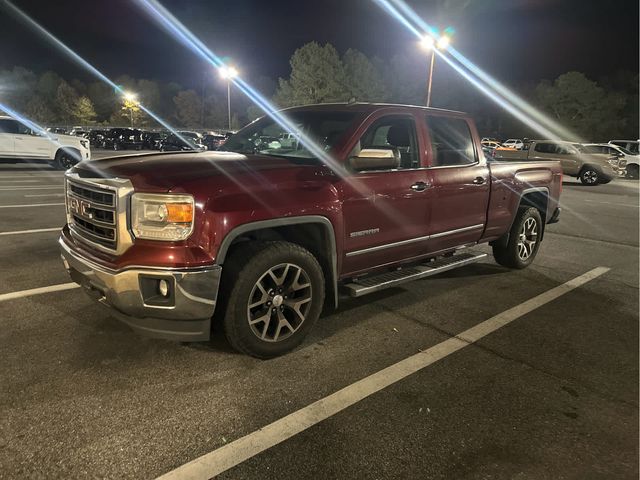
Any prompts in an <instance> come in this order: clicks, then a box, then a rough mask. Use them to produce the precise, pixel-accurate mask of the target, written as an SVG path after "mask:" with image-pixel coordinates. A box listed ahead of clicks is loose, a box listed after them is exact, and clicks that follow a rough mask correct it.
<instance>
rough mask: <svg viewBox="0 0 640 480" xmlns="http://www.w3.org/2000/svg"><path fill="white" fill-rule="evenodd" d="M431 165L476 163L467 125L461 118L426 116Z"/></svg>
mask: <svg viewBox="0 0 640 480" xmlns="http://www.w3.org/2000/svg"><path fill="white" fill-rule="evenodd" d="M427 126H428V127H429V134H430V136H431V150H432V152H433V166H435V167H442V166H456V165H457V166H462V165H471V164H474V163H476V161H477V159H476V154H475V149H474V148H473V138H472V137H471V131H470V130H469V125H468V124H467V122H466V121H465V120H464V119H462V118H454V117H439V116H430V115H429V116H427Z"/></svg>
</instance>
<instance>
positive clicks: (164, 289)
mask: <svg viewBox="0 0 640 480" xmlns="http://www.w3.org/2000/svg"><path fill="white" fill-rule="evenodd" d="M158 291H159V292H160V295H162V296H163V297H167V296H169V283H168V282H167V281H166V280H160V281H159V282H158Z"/></svg>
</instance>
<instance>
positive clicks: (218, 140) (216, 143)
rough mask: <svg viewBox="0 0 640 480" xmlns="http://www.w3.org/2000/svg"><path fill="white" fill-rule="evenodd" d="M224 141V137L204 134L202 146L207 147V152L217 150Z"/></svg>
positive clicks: (225, 138)
mask: <svg viewBox="0 0 640 480" xmlns="http://www.w3.org/2000/svg"><path fill="white" fill-rule="evenodd" d="M226 140H227V137H225V136H224V135H218V134H215V133H205V134H204V135H203V136H202V144H203V145H205V146H206V147H207V150H217V149H218V148H219V147H220V146H222V145H223V144H224V142H225V141H226Z"/></svg>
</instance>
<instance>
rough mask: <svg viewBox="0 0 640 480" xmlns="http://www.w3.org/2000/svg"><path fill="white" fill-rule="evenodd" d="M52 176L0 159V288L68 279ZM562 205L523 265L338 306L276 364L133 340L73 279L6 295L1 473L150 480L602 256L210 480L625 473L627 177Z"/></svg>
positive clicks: (633, 291)
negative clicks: (525, 307)
mask: <svg viewBox="0 0 640 480" xmlns="http://www.w3.org/2000/svg"><path fill="white" fill-rule="evenodd" d="M62 178H63V177H62V173H60V172H56V171H54V170H52V169H49V168H48V167H46V166H32V165H21V164H0V245H1V248H0V299H1V298H2V295H3V294H7V293H11V292H19V291H23V290H27V289H32V288H39V287H47V286H51V285H59V284H66V283H68V282H70V279H69V278H68V276H67V274H66V272H65V271H64V269H63V267H62V263H61V261H60V257H59V254H58V249H57V243H56V240H57V230H58V229H59V228H60V227H61V226H62V224H63V223H64V207H63V205H62V203H63V197H62ZM562 204H563V213H562V216H561V221H560V222H559V223H558V224H554V225H550V226H549V227H548V229H547V232H546V236H545V240H544V242H543V244H542V246H541V249H540V252H539V254H538V257H537V258H536V261H535V263H534V264H533V265H532V266H531V267H529V268H527V269H525V270H520V271H510V270H508V269H505V268H502V267H500V266H498V265H497V264H495V263H494V262H493V261H492V259H491V257H490V256H489V257H488V258H487V260H485V261H484V262H483V263H479V264H475V265H471V266H468V267H464V268H461V269H458V270H454V271H451V272H448V273H445V274H442V275H440V276H437V277H433V278H430V279H426V280H422V281H417V282H413V283H409V284H406V285H403V286H402V287H401V288H393V289H389V290H386V291H383V292H379V293H377V294H373V295H371V296H365V297H362V298H360V299H347V300H345V301H343V302H342V304H341V307H340V309H339V310H338V311H336V312H329V313H327V314H325V315H323V316H322V317H321V319H320V321H319V322H318V324H317V326H316V328H315V330H314V331H313V332H312V334H311V336H310V338H308V339H307V341H306V342H305V344H304V345H303V347H302V348H300V349H299V350H297V351H295V352H293V353H291V354H289V355H286V356H284V357H280V358H277V359H274V360H269V361H260V360H256V359H253V358H250V357H246V356H243V355H239V354H237V353H235V352H233V351H232V350H231V349H230V348H229V347H228V345H227V344H226V342H225V341H224V339H222V338H221V336H220V334H219V333H216V335H215V338H214V340H213V341H212V342H210V343H204V344H186V343H182V344H181V343H173V342H168V341H161V340H151V339H145V338H141V337H138V336H136V335H135V334H133V333H132V332H131V331H130V330H129V329H128V328H127V327H125V326H123V325H122V324H120V323H118V322H117V321H115V320H113V319H112V318H110V316H109V314H108V312H106V311H105V310H103V309H102V308H100V307H99V306H97V305H96V304H94V303H93V301H91V300H90V299H89V298H88V297H86V296H85V295H84V294H83V293H82V292H81V291H79V290H78V289H69V290H63V291H58V292H52V293H45V294H40V295H34V296H29V297H25V298H15V299H10V300H6V301H2V300H0V325H1V327H2V328H0V351H2V355H1V356H0V379H1V381H0V478H86V477H92V478H118V479H121V478H154V477H157V476H159V475H162V474H164V473H166V472H169V471H171V470H173V469H175V468H177V467H180V466H181V465H183V464H185V463H187V462H189V461H191V460H194V459H196V458H198V457H199V456H201V455H205V454H207V453H209V452H212V451H216V450H217V449H219V448H221V447H224V446H227V447H228V446H229V445H230V444H231V443H232V442H233V441H235V440H237V439H239V438H241V437H244V436H247V435H252V434H254V432H256V431H258V430H260V429H261V428H263V427H264V426H266V425H268V424H271V423H272V422H277V421H280V419H282V418H283V417H285V416H287V415H289V414H291V413H292V412H295V411H297V410H299V409H304V408H306V407H307V406H308V405H310V404H312V403H313V402H316V401H318V400H320V399H323V398H325V397H327V396H328V395H331V394H333V393H334V392H337V391H340V390H341V389H343V388H345V387H349V386H351V385H353V384H354V382H357V381H359V380H361V379H363V378H365V377H368V376H369V375H372V374H375V373H376V372H379V371H381V370H382V369H385V368H386V367H389V366H391V365H394V364H396V362H400V361H403V360H404V359H406V358H408V357H411V356H413V355H415V354H417V353H419V352H420V351H423V352H424V351H428V349H430V348H432V347H435V346H438V345H440V344H441V342H445V341H447V340H449V339H452V338H456V336H457V335H459V334H460V333H461V332H463V331H465V330H467V329H470V328H472V327H474V326H477V325H478V324H481V323H482V322H484V321H485V320H487V319H490V318H493V317H495V316H496V315H499V314H501V313H502V312H505V311H507V310H509V309H512V308H514V307H518V306H520V305H522V304H523V303H524V302H527V301H528V300H530V299H532V298H534V297H536V296H537V295H540V294H543V293H544V292H547V291H549V290H550V289H553V288H556V287H558V286H559V285H561V284H564V283H565V282H567V281H571V280H572V279H574V278H575V277H577V276H580V275H582V274H584V273H585V272H588V271H591V270H592V269H594V268H597V267H607V268H609V269H610V270H609V271H607V272H606V273H605V274H603V275H601V276H599V277H597V278H595V279H593V280H592V281H590V282H588V283H585V284H584V285H581V286H579V287H577V288H575V289H574V290H571V291H570V292H568V293H566V294H564V295H562V296H560V297H559V298H556V299H554V300H551V301H549V302H547V303H545V304H542V305H541V306H539V308H536V309H534V310H532V311H529V312H528V313H526V312H525V313H523V314H522V315H521V316H519V317H518V318H517V319H515V320H514V321H513V322H511V323H509V324H508V325H506V326H504V327H503V328H500V329H499V330H497V331H495V332H494V333H491V334H489V335H487V336H485V337H483V338H481V339H480V340H478V341H477V342H476V343H473V344H470V345H468V346H465V347H464V348H462V349H460V350H459V351H456V352H455V353H452V354H450V355H447V356H445V357H444V358H442V359H441V360H440V361H437V362H435V363H432V364H430V365H429V366H427V367H425V368H422V369H420V370H418V371H417V372H415V373H413V374H411V375H409V376H407V377H406V378H404V379H402V380H400V381H397V382H396V383H393V384H391V385H389V386H387V387H386V388H384V389H381V390H380V391H376V392H375V393H373V394H371V395H369V396H367V397H366V398H364V399H363V400H362V401H360V402H358V403H356V404H354V405H352V406H350V407H348V408H345V409H343V410H341V411H339V412H338V413H336V414H335V415H331V416H329V418H327V419H325V420H323V421H321V422H318V423H315V424H313V425H312V426H310V428H308V429H306V430H304V431H302V432H301V433H299V434H297V435H295V436H292V437H291V438H289V439H286V440H285V441H283V442H281V443H279V444H277V445H275V446H273V447H272V448H269V449H266V450H265V451H262V452H261V453H257V452H256V453H257V454H255V455H249V458H248V459H247V460H246V461H244V462H240V463H239V464H238V465H236V466H233V467H232V468H230V469H228V470H226V471H225V472H224V473H222V474H221V475H220V478H229V479H253V478H255V479H270V478H273V479H276V478H296V479H299V478H340V479H341V478H367V479H369V478H455V479H465V478H469V479H471V478H473V479H475V478H492V479H493V478H500V479H501V478H509V479H514V478H515V479H545V478H549V479H559V478H580V479H582V478H603V479H610V478H633V479H635V478H638V394H639V391H638V267H639V266H638V215H639V208H638V207H639V198H638V182H633V181H629V180H616V181H614V182H612V183H610V184H608V185H601V186H597V187H583V186H581V185H580V184H579V183H578V182H575V181H573V180H567V181H566V182H565V184H564V189H563V193H562ZM52 229H53V230H52ZM25 231H27V233H15V232H25ZM8 233H9V234H8ZM477 250H479V251H486V252H489V249H488V248H487V247H479V248H478V249H477Z"/></svg>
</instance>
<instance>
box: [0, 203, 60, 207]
mask: <svg viewBox="0 0 640 480" xmlns="http://www.w3.org/2000/svg"><path fill="white" fill-rule="evenodd" d="M53 205H64V203H32V204H29V205H0V208H27V207H50V206H53Z"/></svg>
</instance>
